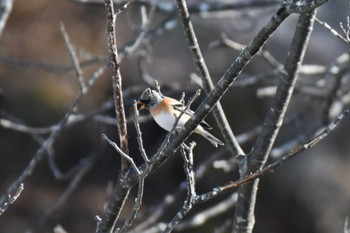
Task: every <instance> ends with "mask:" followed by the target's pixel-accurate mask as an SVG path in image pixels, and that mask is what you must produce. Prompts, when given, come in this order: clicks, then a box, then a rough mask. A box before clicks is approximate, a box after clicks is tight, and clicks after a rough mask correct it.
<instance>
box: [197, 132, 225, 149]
mask: <svg viewBox="0 0 350 233" xmlns="http://www.w3.org/2000/svg"><path fill="white" fill-rule="evenodd" d="M195 132H196V130H195ZM196 133H198V134H200V135H202V136H203V137H205V138H206V139H207V140H208V141H209V142H210V143H211V144H213V146H215V147H218V145H220V146H223V145H225V144H224V143H223V142H222V141H220V140H219V139H217V138H216V137H214V136H213V135H211V134H210V133H209V132H208V131H206V130H205V129H202V130H200V132H196Z"/></svg>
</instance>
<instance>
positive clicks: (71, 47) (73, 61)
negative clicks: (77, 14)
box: [60, 22, 86, 94]
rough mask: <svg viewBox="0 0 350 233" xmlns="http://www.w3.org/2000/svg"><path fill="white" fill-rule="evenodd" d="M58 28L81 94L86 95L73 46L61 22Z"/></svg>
mask: <svg viewBox="0 0 350 233" xmlns="http://www.w3.org/2000/svg"><path fill="white" fill-rule="evenodd" d="M60 28H61V32H62V35H63V37H64V42H65V44H66V47H67V49H68V52H69V55H70V57H71V59H72V63H73V67H74V70H75V73H76V75H77V79H78V82H79V85H80V91H81V92H82V93H83V94H85V93H86V84H85V81H84V78H83V71H82V70H81V68H80V63H79V59H78V57H77V54H76V53H75V50H74V48H73V45H72V44H71V42H70V40H69V37H68V34H67V32H66V29H65V27H64V24H63V23H62V22H61V23H60Z"/></svg>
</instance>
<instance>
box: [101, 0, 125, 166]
mask: <svg viewBox="0 0 350 233" xmlns="http://www.w3.org/2000/svg"><path fill="white" fill-rule="evenodd" d="M130 2H131V1H128V2H127V3H125V5H123V7H122V8H121V9H119V10H118V11H117V13H116V14H115V13H114V6H113V1H111V0H106V1H105V12H106V19H107V45H108V50H109V56H110V65H111V68H112V83H113V96H114V104H115V111H116V117H117V127H118V134H119V141H120V145H121V150H122V151H123V152H124V153H125V154H128V153H129V149H128V137H127V135H128V131H127V127H126V126H127V124H126V118H125V111H124V102H123V92H122V77H121V74H120V67H119V63H118V50H117V42H116V34H115V33H116V32H115V20H116V15H117V14H119V13H120V12H122V10H123V9H125V8H126V7H127V6H128V5H129V4H130ZM127 166H128V164H127V162H126V160H125V158H122V170H125V169H127Z"/></svg>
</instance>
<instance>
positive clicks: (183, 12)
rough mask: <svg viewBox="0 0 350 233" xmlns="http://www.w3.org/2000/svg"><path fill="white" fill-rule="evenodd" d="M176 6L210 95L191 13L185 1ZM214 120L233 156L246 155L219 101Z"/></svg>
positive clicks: (210, 88)
mask: <svg viewBox="0 0 350 233" xmlns="http://www.w3.org/2000/svg"><path fill="white" fill-rule="evenodd" d="M176 5H177V8H178V12H179V17H180V20H181V22H182V25H183V29H184V32H185V35H186V39H187V42H188V46H189V48H190V50H191V52H192V56H193V60H194V62H195V64H196V66H197V69H198V70H199V72H200V73H201V79H202V84H203V87H204V90H205V92H206V93H209V92H210V91H211V90H212V89H213V88H214V84H213V81H212V78H211V76H210V73H209V70H208V67H207V65H206V63H205V60H204V58H203V55H202V52H201V50H200V47H199V44H198V41H197V36H196V34H195V32H194V29H193V25H192V22H191V19H190V15H189V11H188V8H187V4H186V1H185V0H177V1H176ZM213 115H214V118H215V120H216V122H217V124H218V126H219V129H220V131H221V134H222V135H223V137H224V140H225V144H226V145H227V147H228V149H229V150H230V152H231V154H232V155H233V156H238V155H244V151H243V150H242V148H241V146H240V145H239V143H238V142H237V139H236V137H235V136H234V134H233V132H232V130H231V127H230V125H229V122H228V120H227V118H226V115H225V113H224V110H223V108H222V106H221V104H220V102H219V101H218V102H217V103H216V105H215V107H214V109H213Z"/></svg>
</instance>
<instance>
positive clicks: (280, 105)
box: [232, 12, 315, 233]
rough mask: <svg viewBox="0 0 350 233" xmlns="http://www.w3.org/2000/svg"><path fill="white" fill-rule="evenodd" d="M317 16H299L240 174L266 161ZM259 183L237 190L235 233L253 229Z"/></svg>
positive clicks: (254, 168)
mask: <svg viewBox="0 0 350 233" xmlns="http://www.w3.org/2000/svg"><path fill="white" fill-rule="evenodd" d="M314 15H315V13H314V12H312V13H304V14H301V15H300V17H299V21H298V24H297V28H296V31H295V34H294V37H293V40H292V45H291V48H290V52H289V56H288V58H287V61H286V63H285V66H284V67H285V73H283V75H282V80H281V81H280V83H279V85H278V88H277V90H276V95H275V98H274V100H273V103H272V106H271V108H270V110H269V112H268V113H267V116H266V118H265V122H264V127H263V128H262V131H261V133H260V134H259V136H258V138H257V140H256V142H255V144H254V147H253V149H252V151H251V153H250V154H249V155H248V156H247V157H245V159H244V161H243V163H244V164H243V165H242V166H241V167H240V175H241V176H246V175H247V174H250V173H252V172H255V171H258V170H260V169H261V168H262V167H263V166H264V164H265V162H266V161H267V158H268V155H269V154H270V151H271V148H272V145H273V143H274V142H275V139H276V136H277V133H278V132H279V129H280V127H281V126H282V122H283V118H284V115H285V112H286V110H287V106H288V103H289V101H290V98H291V96H292V92H293V89H294V85H295V82H296V78H297V73H298V68H299V66H300V65H299V64H300V63H301V62H302V60H303V57H304V54H305V50H306V46H307V43H308V40H309V37H310V34H311V30H312V26H313V21H314V20H313V18H314ZM257 187H258V180H255V181H254V182H252V183H250V184H248V185H245V186H241V187H240V188H239V189H238V193H239V198H238V202H237V208H236V210H235V216H234V223H233V230H232V232H233V233H240V232H247V233H249V232H252V230H253V226H254V207H255V198H256V193H257Z"/></svg>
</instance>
